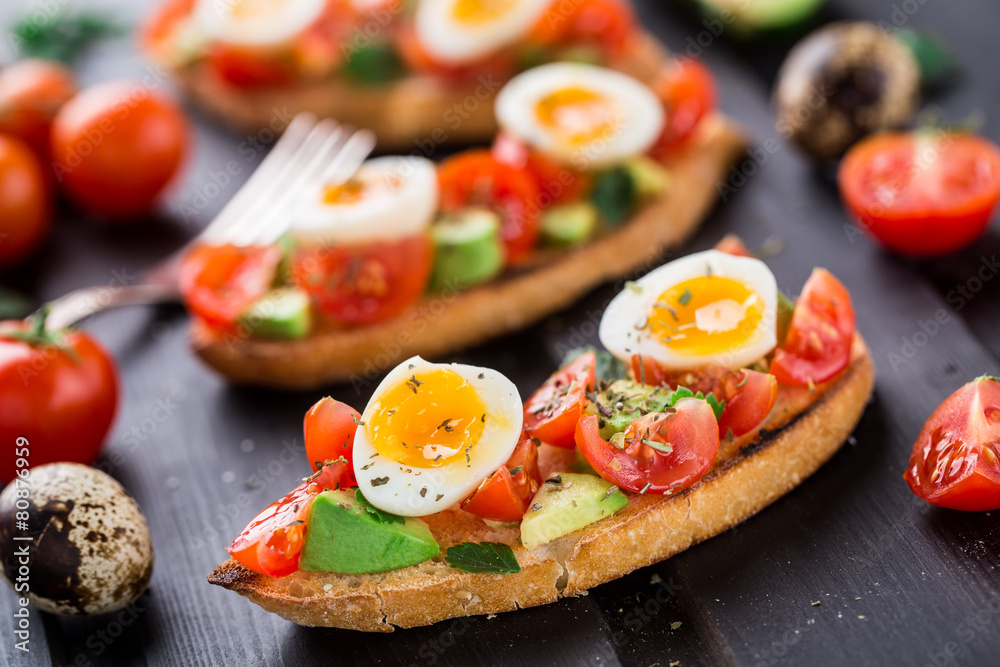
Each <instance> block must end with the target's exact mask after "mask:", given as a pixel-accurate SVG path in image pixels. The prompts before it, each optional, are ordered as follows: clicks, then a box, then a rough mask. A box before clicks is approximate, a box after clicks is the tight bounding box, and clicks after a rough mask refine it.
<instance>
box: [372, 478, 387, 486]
mask: <svg viewBox="0 0 1000 667" xmlns="http://www.w3.org/2000/svg"><path fill="white" fill-rule="evenodd" d="M388 483H389V477H388V475H387V476H385V477H376V478H375V479H373V480H372V486H382V485H383V484H388Z"/></svg>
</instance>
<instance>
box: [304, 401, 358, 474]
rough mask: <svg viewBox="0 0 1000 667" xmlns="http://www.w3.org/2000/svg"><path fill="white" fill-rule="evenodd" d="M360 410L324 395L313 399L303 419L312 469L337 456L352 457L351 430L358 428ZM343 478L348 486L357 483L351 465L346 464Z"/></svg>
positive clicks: (349, 461)
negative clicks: (314, 401)
mask: <svg viewBox="0 0 1000 667" xmlns="http://www.w3.org/2000/svg"><path fill="white" fill-rule="evenodd" d="M360 420H361V414H360V413H359V412H358V411H357V410H355V409H354V408H352V407H351V406H349V405H347V404H346V403H341V402H340V401H335V400H334V399H332V398H330V397H329V396H327V397H326V398H321V399H319V401H317V402H316V404H315V405H313V406H312V407H311V408H309V412H307V413H306V416H305V418H304V419H303V420H302V431H303V435H304V438H305V443H306V457H308V459H309V464H310V465H311V466H312V469H313V470H319V469H320V468H321V467H322V466H323V464H324V463H326V462H327V461H336V460H337V459H339V458H344V459H347V462H348V463H349V464H350V463H351V462H352V461H354V434H355V433H356V432H357V430H358V422H359V421H360ZM345 478H346V479H347V480H348V482H347V485H348V486H357V482H356V481H355V479H354V468H353V467H352V466H351V465H349V466H348V469H347V472H346V473H345Z"/></svg>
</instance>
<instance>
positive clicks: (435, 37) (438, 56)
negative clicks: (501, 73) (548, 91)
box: [414, 0, 553, 65]
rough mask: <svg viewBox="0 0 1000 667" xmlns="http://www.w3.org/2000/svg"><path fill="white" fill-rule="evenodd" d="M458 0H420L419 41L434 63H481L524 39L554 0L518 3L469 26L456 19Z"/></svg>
mask: <svg viewBox="0 0 1000 667" xmlns="http://www.w3.org/2000/svg"><path fill="white" fill-rule="evenodd" d="M457 1H458V0H421V1H420V3H419V4H418V5H417V12H416V16H415V17H414V26H415V28H416V33H417V39H418V40H419V41H420V44H421V45H422V46H423V48H424V49H425V50H426V51H427V53H429V54H430V55H431V56H432V57H433V58H434V59H435V60H437V61H439V62H442V63H447V64H452V65H460V64H463V63H468V62H473V61H475V60H479V59H480V58H483V57H485V56H488V55H489V54H491V53H493V52H494V51H497V50H499V49H501V48H503V47H505V46H507V45H509V44H511V43H512V42H515V41H517V40H518V39H519V38H521V37H524V36H525V35H527V34H528V32H529V31H530V30H531V29H532V28H533V27H534V26H535V24H536V23H538V21H539V20H540V19H541V18H542V16H544V15H545V12H546V11H548V8H549V5H551V4H552V2H553V0H518V2H517V4H516V5H515V6H514V7H512V8H511V9H510V11H508V12H507V13H506V14H504V15H503V16H502V17H500V18H499V19H497V20H495V21H491V22H489V23H483V24H481V25H468V24H465V23H462V22H460V21H458V20H456V19H455V16H454V10H455V4H456V3H457Z"/></svg>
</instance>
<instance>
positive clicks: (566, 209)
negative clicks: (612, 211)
mask: <svg viewBox="0 0 1000 667" xmlns="http://www.w3.org/2000/svg"><path fill="white" fill-rule="evenodd" d="M599 219H600V214H599V213H598V212H597V208H596V207H595V206H594V205H593V204H591V203H590V202H585V201H583V202H576V203H573V204H564V205H561V206H553V207H552V208H550V209H549V210H547V211H545V213H543V214H542V222H541V228H542V240H543V241H545V242H546V243H549V244H552V245H560V246H566V245H576V244H577V243H583V242H584V241H587V240H589V239H590V237H591V236H593V235H594V232H595V231H596V230H597V223H598V221H599Z"/></svg>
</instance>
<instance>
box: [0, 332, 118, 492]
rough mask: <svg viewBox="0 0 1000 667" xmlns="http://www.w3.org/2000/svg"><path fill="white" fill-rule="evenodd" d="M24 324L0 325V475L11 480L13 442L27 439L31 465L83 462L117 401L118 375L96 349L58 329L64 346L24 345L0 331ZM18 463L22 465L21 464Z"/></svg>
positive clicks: (96, 448)
mask: <svg viewBox="0 0 1000 667" xmlns="http://www.w3.org/2000/svg"><path fill="white" fill-rule="evenodd" d="M27 330H28V326H27V325H26V324H25V323H24V322H20V321H9V322H2V323H0V439H2V440H3V442H8V443H10V446H9V447H7V448H6V449H5V450H4V454H3V457H2V458H0V478H2V479H3V480H4V481H9V480H11V479H13V478H14V476H15V475H16V472H17V468H18V466H17V465H16V463H17V461H16V459H17V458H18V457H16V456H15V455H14V450H15V448H14V443H15V441H16V440H17V439H18V438H21V437H23V438H27V440H28V445H27V446H28V448H29V450H30V452H29V456H27V457H26V458H27V459H28V464H29V466H31V467H34V466H40V465H44V464H46V463H54V462H57V461H71V462H74V463H85V464H89V463H92V462H93V461H94V459H96V458H97V456H98V454H100V452H101V449H102V447H103V445H104V440H105V438H106V437H107V434H108V431H109V429H110V428H111V423H112V421H114V416H115V412H116V410H117V407H118V373H117V370H116V368H115V363H114V361H113V360H112V358H111V356H110V355H109V354H108V353H107V351H105V350H104V348H103V347H102V346H101V345H100V344H99V343H98V342H97V341H96V340H94V339H93V338H92V337H91V336H89V335H88V334H86V333H84V332H82V331H70V332H68V333H66V334H65V337H64V341H63V342H64V345H65V349H59V348H57V347H53V346H37V347H36V346H32V345H30V344H28V343H26V342H23V341H20V340H13V339H11V338H9V337H8V336H7V335H8V334H10V333H12V332H22V333H23V332H25V331H27ZM21 467H23V466H21Z"/></svg>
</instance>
